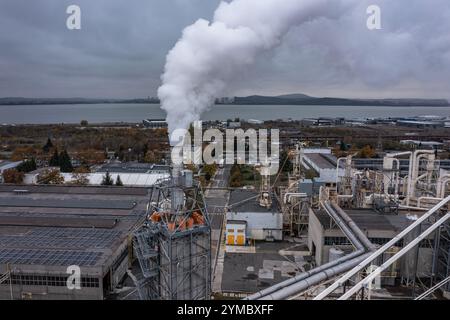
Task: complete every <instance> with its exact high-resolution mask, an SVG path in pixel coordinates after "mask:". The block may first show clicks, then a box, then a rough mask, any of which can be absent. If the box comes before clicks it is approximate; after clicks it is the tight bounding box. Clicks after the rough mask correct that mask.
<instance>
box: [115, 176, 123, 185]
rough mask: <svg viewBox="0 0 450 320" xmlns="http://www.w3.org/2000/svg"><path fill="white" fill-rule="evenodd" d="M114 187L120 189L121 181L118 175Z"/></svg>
mask: <svg viewBox="0 0 450 320" xmlns="http://www.w3.org/2000/svg"><path fill="white" fill-rule="evenodd" d="M116 186H117V187H122V186H123V183H122V180H121V179H120V175H118V176H117V179H116Z"/></svg>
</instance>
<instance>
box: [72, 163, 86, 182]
mask: <svg viewBox="0 0 450 320" xmlns="http://www.w3.org/2000/svg"><path fill="white" fill-rule="evenodd" d="M88 174H89V169H88V168H86V167H78V168H76V169H75V170H73V173H72V183H73V184H76V185H80V186H84V185H87V184H89V178H88Z"/></svg>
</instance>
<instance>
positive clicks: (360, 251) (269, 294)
mask: <svg viewBox="0 0 450 320" xmlns="http://www.w3.org/2000/svg"><path fill="white" fill-rule="evenodd" d="M322 206H323V207H324V209H325V210H326V211H327V213H328V214H329V215H330V216H331V217H332V218H333V220H334V221H335V222H336V224H338V226H339V227H340V228H341V230H342V232H344V234H345V235H346V236H347V238H348V239H349V240H350V241H351V242H352V244H353V245H354V246H355V247H356V248H357V250H356V251H354V252H352V253H350V254H348V255H346V256H344V257H342V258H340V259H338V260H335V261H331V262H328V263H327V264H324V265H322V266H320V267H317V268H314V269H312V270H310V271H308V272H306V273H302V274H300V275H298V276H296V277H293V278H291V279H288V280H285V281H283V282H281V283H278V284H276V285H274V286H271V287H269V288H266V289H263V290H261V291H259V292H257V293H255V294H253V295H251V296H248V297H247V298H246V300H257V299H261V300H265V299H284V298H286V297H289V296H291V295H293V294H295V293H297V292H300V291H303V290H305V289H306V288H308V287H310V286H313V285H316V284H318V283H320V282H322V281H324V280H327V279H329V278H331V277H334V276H336V275H337V274H339V273H342V272H345V271H347V270H349V269H351V268H353V267H354V266H355V265H357V264H358V263H359V262H361V261H362V260H364V259H365V258H366V257H367V256H368V255H369V254H370V253H367V254H364V252H366V250H367V249H369V248H365V247H364V245H363V243H362V242H361V240H362V239H359V238H358V237H357V236H356V235H355V234H354V233H353V230H352V229H351V228H350V227H349V226H347V225H346V223H345V221H349V220H351V219H347V218H343V217H340V216H339V214H340V213H339V212H336V211H335V210H334V209H333V208H332V207H331V206H330V205H329V203H328V202H323V203H322ZM352 222H353V221H352ZM358 235H360V236H361V235H363V237H364V238H365V239H367V238H366V237H365V235H364V234H363V233H362V232H360V233H358ZM367 241H368V240H367ZM364 242H366V241H364ZM371 248H372V244H371V243H370V249H369V250H371Z"/></svg>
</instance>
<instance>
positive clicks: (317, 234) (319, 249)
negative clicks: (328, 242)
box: [308, 209, 324, 265]
mask: <svg viewBox="0 0 450 320" xmlns="http://www.w3.org/2000/svg"><path fill="white" fill-rule="evenodd" d="M323 232H324V230H323V228H322V225H321V224H320V222H319V220H318V219H317V217H316V215H315V214H314V213H313V210H312V209H309V224H308V248H309V250H310V251H311V252H312V250H313V243H314V246H315V253H314V259H315V262H316V264H317V265H320V264H321V261H322V255H323V238H324V237H323Z"/></svg>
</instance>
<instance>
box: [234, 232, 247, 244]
mask: <svg viewBox="0 0 450 320" xmlns="http://www.w3.org/2000/svg"><path fill="white" fill-rule="evenodd" d="M236 244H237V245H238V246H243V245H245V240H244V236H243V235H241V234H238V236H237V238H236Z"/></svg>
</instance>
